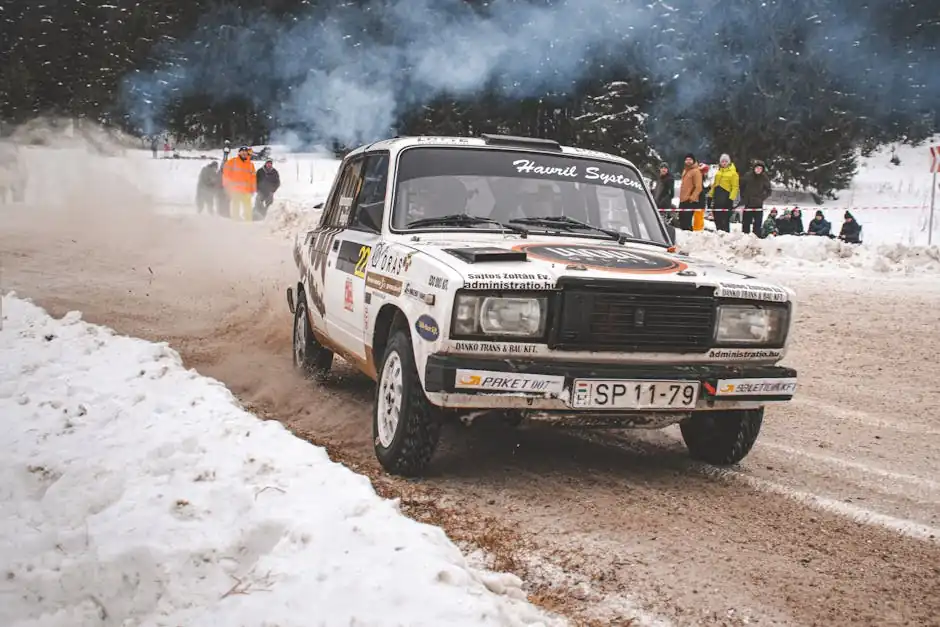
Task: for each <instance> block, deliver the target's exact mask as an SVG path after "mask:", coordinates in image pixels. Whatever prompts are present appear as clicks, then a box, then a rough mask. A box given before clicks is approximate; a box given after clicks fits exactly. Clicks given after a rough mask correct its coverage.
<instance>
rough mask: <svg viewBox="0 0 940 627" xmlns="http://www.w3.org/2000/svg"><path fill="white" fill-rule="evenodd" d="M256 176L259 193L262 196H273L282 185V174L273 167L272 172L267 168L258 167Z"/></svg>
mask: <svg viewBox="0 0 940 627" xmlns="http://www.w3.org/2000/svg"><path fill="white" fill-rule="evenodd" d="M255 177H256V180H257V183H258V194H259V195H261V196H273V195H274V192H276V191H277V190H278V188H279V187H280V186H281V175H280V174H278V171H277V170H275V169H274V168H271V171H270V172H268V171H267V170H266V169H265V168H258V172H257V173H256V174H255Z"/></svg>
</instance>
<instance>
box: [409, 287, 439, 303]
mask: <svg viewBox="0 0 940 627" xmlns="http://www.w3.org/2000/svg"><path fill="white" fill-rule="evenodd" d="M403 293H404V294H405V296H407V297H408V298H411V299H413V300H416V301H419V302H422V303H425V304H426V305H433V304H434V300H435V298H434V294H429V293H428V292H423V291H421V290H419V289H418V288H416V287H415V286H414V284H413V283H412V282H410V281H409V282H408V283H405V289H404V292H403Z"/></svg>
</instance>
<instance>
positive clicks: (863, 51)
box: [124, 0, 940, 145]
mask: <svg viewBox="0 0 940 627" xmlns="http://www.w3.org/2000/svg"><path fill="white" fill-rule="evenodd" d="M879 2H881V3H883V2H887V0H879ZM841 4H846V6H848V7H850V8H851V7H852V6H854V5H853V3H852V2H851V1H850V0H845V2H842V3H841ZM838 5H840V2H839V1H837V0H833V1H830V2H826V1H825V0H764V1H763V2H760V3H757V2H752V1H751V0H721V1H720V2H719V1H716V0H674V1H668V0H666V1H664V0H652V1H647V2H641V1H639V0H567V1H549V0H543V1H542V2H539V3H536V2H530V1H524V0H515V1H509V0H501V1H494V2H490V3H489V4H486V5H485V6H484V7H483V8H482V9H475V8H473V7H471V6H470V5H469V4H467V3H466V2H464V0H394V1H390V2H385V3H378V2H376V3H372V4H369V5H367V6H365V7H364V8H361V9H358V8H352V7H348V6H347V7H339V8H335V9H332V10H330V11H329V12H323V11H320V12H314V13H310V14H308V15H304V16H300V17H295V18H292V19H290V20H284V21H279V20H277V19H274V18H272V17H271V16H269V15H265V14H261V13H255V12H246V11H242V10H238V9H224V10H221V11H218V12H215V13H213V14H211V15H207V16H206V17H205V19H204V20H203V21H202V22H201V23H200V25H199V27H198V28H197V29H196V32H195V33H194V34H193V36H192V37H190V38H189V39H188V40H187V41H184V42H176V43H174V44H172V45H170V46H167V47H165V48H164V49H163V50H161V54H162V56H163V63H162V64H161V66H160V67H159V69H157V70H155V71H153V72H138V73H135V74H133V75H131V76H129V77H128V78H127V80H126V81H125V84H124V101H125V105H126V108H127V109H128V111H129V112H130V114H131V115H132V117H133V118H134V119H135V120H136V121H137V122H138V123H140V124H143V125H146V124H152V121H153V120H154V119H155V118H156V117H158V116H160V115H161V113H162V112H163V111H165V110H166V108H167V107H168V106H169V105H170V104H171V103H172V102H173V101H175V100H177V99H179V98H181V97H184V96H198V97H203V98H205V99H207V101H208V102H212V101H224V100H225V99H227V98H231V97H233V96H243V97H247V98H248V99H250V100H251V101H252V102H253V103H254V104H255V105H256V106H258V107H260V108H262V109H263V110H265V111H267V112H268V113H270V114H271V115H272V116H274V118H275V119H276V120H277V121H278V125H279V126H280V127H282V128H283V129H285V130H289V129H303V130H304V131H305V133H307V134H310V135H313V136H315V137H317V138H319V140H320V141H324V142H327V141H331V140H334V141H337V142H339V143H343V144H347V145H356V144H361V143H365V142H368V141H372V140H374V139H377V138H381V137H385V136H387V135H388V134H389V133H390V132H391V130H390V129H391V128H392V127H393V126H394V124H395V121H396V119H397V118H398V117H399V115H400V114H402V113H403V112H406V111H409V110H413V109H414V108H415V107H418V106H421V105H423V104H426V103H427V102H429V101H431V100H433V99H434V98H436V97H438V96H441V95H444V94H446V95H450V96H454V97H457V98H460V97H464V96H473V95H476V94H479V93H481V92H483V91H485V90H487V89H491V90H495V91H496V92H497V93H500V94H502V95H505V96H509V97H530V96H540V95H542V94H545V93H547V92H552V93H561V94H564V93H568V92H570V91H571V90H572V88H573V87H574V86H575V85H576V84H577V83H578V82H579V81H580V80H583V79H585V78H587V77H589V76H591V75H594V74H596V73H597V72H598V71H603V70H605V69H607V68H611V67H625V68H627V70H628V71H630V72H631V73H635V72H638V73H639V74H640V75H641V76H642V77H643V80H645V81H647V82H648V83H649V84H650V85H651V86H653V87H654V88H656V89H658V90H661V92H662V93H663V94H664V95H665V96H664V97H663V98H660V99H659V100H657V101H656V102H655V103H653V104H652V106H651V108H650V109H649V112H650V113H651V114H652V116H653V118H654V120H659V121H660V123H659V125H658V126H657V125H656V124H654V126H653V129H654V132H655V133H657V134H658V135H659V136H660V137H659V138H660V139H665V138H667V137H668V136H669V134H670V129H669V128H668V125H669V124H670V123H671V122H672V121H674V120H678V119H689V118H694V117H695V115H696V111H697V109H699V108H700V107H701V106H702V105H703V104H706V103H712V104H714V103H715V102H720V101H723V100H728V102H729V106H732V107H734V106H738V107H740V106H742V105H741V104H740V103H734V102H733V96H734V94H735V90H736V89H737V88H738V87H739V86H740V85H742V84H745V83H747V84H749V85H752V86H753V84H756V85H757V86H758V88H760V89H763V90H764V91H765V92H766V94H767V98H766V100H767V101H766V102H764V103H762V104H761V105H760V106H759V107H758V106H755V107H753V110H754V114H755V115H758V114H759V115H761V116H764V117H766V118H767V120H768V123H770V122H771V121H772V120H774V118H781V117H783V115H782V114H781V112H782V111H786V112H787V117H793V118H795V119H797V118H799V115H800V109H801V102H800V100H799V99H795V100H792V101H787V102H784V101H779V91H780V84H779V83H780V81H775V79H774V76H775V75H777V76H781V77H791V78H792V77H798V76H800V75H801V73H802V72H804V71H805V70H806V68H817V69H818V71H819V76H821V77H826V80H830V79H831V81H832V84H831V86H832V88H839V87H838V86H846V87H845V89H846V90H847V92H848V91H849V90H850V89H854V90H855V92H854V93H852V94H849V93H847V94H846V96H847V97H849V96H851V97H853V98H855V99H856V100H859V101H864V102H865V103H866V106H868V108H869V109H870V110H871V111H872V112H875V111H877V110H878V107H879V105H880V106H882V108H883V105H884V104H885V102H888V103H889V104H890V106H891V107H901V108H904V107H907V108H910V107H913V106H917V105H918V103H921V104H922V103H923V102H924V101H927V100H929V99H930V98H934V99H936V98H937V96H940V90H938V85H937V83H938V81H937V79H936V77H937V76H940V65H938V61H936V59H937V57H936V55H933V56H932V57H931V56H930V55H928V54H918V55H912V54H910V53H909V52H907V51H905V50H904V49H903V47H896V48H893V49H892V48H890V47H889V49H884V47H883V46H882V48H878V49H876V48H875V47H874V45H869V44H867V43H866V42H865V41H864V40H863V36H864V33H865V32H867V31H866V29H869V28H871V24H870V19H872V18H873V16H876V15H877V9H878V7H879V6H882V5H880V4H879V3H878V2H876V3H874V4H872V3H867V4H866V5H865V7H866V8H867V9H868V10H867V11H851V12H850V11H842V10H835V9H833V7H836V8H838ZM869 5H871V6H869ZM823 9H825V10H823ZM788 29H789V30H788ZM794 30H795V32H797V33H802V34H801V35H800V36H799V37H798V38H797V39H795V40H789V39H782V38H781V37H782V35H781V33H786V32H794ZM873 73H874V74H873ZM873 75H876V76H891V77H894V78H893V80H892V82H891V83H887V82H881V83H879V82H878V81H872V80H871V77H872V76H873ZM808 84H810V85H812V86H813V88H814V89H815V88H817V87H818V86H817V85H815V84H814V83H813V81H812V80H810V81H808ZM912 93H916V94H918V95H919V98H920V100H917V98H913V99H910V98H909V99H907V100H904V99H903V98H902V96H903V95H905V94H912ZM811 96H812V94H809V96H806V95H802V96H801V97H803V98H806V97H811ZM745 106H746V105H745ZM889 108H890V107H889ZM743 113H745V114H747V113H749V112H748V111H744V112H743Z"/></svg>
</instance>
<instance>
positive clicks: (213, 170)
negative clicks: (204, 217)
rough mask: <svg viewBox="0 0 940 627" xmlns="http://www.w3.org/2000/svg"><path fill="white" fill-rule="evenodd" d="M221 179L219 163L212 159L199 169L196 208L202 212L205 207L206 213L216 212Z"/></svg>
mask: <svg viewBox="0 0 940 627" xmlns="http://www.w3.org/2000/svg"><path fill="white" fill-rule="evenodd" d="M221 186H222V180H221V179H220V178H219V165H218V164H217V163H216V162H215V159H213V160H212V161H211V162H210V163H208V164H206V166H205V167H204V168H203V169H202V170H200V171H199V182H198V183H196V210H197V211H198V212H199V213H202V210H203V209H205V210H206V213H208V214H218V213H219V212H218V211H217V210H216V208H215V205H216V201H217V200H218V198H219V188H220V187H221Z"/></svg>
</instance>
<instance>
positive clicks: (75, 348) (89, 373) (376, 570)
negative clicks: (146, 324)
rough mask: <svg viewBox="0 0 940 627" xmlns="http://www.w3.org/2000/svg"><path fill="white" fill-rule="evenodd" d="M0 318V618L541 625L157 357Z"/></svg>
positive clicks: (315, 461)
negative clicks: (1, 420)
mask: <svg viewBox="0 0 940 627" xmlns="http://www.w3.org/2000/svg"><path fill="white" fill-rule="evenodd" d="M2 313H3V316H4V317H3V324H2V329H0V416H2V418H3V422H4V424H3V430H2V435H0V445H2V449H3V455H2V456H0V491H2V498H0V565H2V566H0V598H2V599H3V601H2V603H0V624H2V625H4V626H10V627H12V626H18V627H26V626H36V625H49V626H56V625H62V626H66V625H68V626H73V625H128V624H134V625H279V626H281V627H284V626H287V625H312V624H319V625H339V624H342V625H392V624H395V625H400V624H407V625H435V626H439V625H448V626H451V625H474V626H476V625H525V624H530V625H531V624H539V623H542V624H544V623H547V622H548V621H549V620H550V619H549V618H548V617H546V616H545V615H543V614H542V613H541V612H540V611H539V610H538V609H536V608H535V607H534V606H532V605H530V604H528V602H527V601H526V600H525V594H524V593H523V591H522V590H521V582H520V581H519V580H518V579H517V578H515V577H514V576H511V575H501V574H492V573H483V572H481V571H477V570H474V569H472V568H470V567H469V566H468V564H467V562H466V561H465V559H464V556H463V555H462V554H461V553H460V551H459V550H458V549H457V548H456V547H455V545H454V544H452V543H451V542H450V541H449V540H448V538H447V537H446V536H445V534H444V532H443V531H441V530H440V529H438V528H436V527H432V526H428V525H424V524H420V523H418V522H415V521H413V520H411V519H409V518H407V517H405V516H403V515H402V514H401V513H399V511H398V509H397V507H396V504H395V503H394V502H392V501H387V500H383V499H381V498H379V497H378V496H377V495H376V494H375V492H374V491H373V490H372V487H371V485H370V483H369V481H368V480H367V479H366V478H365V477H362V476H359V475H356V474H355V473H353V472H352V471H350V470H348V469H347V468H345V467H344V466H341V465H339V464H335V463H333V462H331V461H330V460H329V459H328V457H327V455H326V452H325V451H324V450H323V449H322V448H319V447H314V446H311V445H310V444H308V443H306V442H303V441H302V440H299V439H297V438H295V437H293V436H292V435H291V434H290V433H289V432H288V431H286V430H285V429H284V428H283V427H282V426H281V425H280V424H279V423H276V422H261V421H259V420H258V419H257V418H255V417H254V416H252V415H251V414H249V413H247V412H245V411H243V410H242V409H240V408H239V407H238V406H237V405H236V402H235V400H234V398H233V397H232V395H231V393H230V392H229V391H228V390H227V389H226V388H225V387H224V386H223V385H221V384H220V383H218V382H216V381H214V380H212V379H208V378H205V377H202V376H200V375H198V374H197V373H196V372H194V371H190V370H186V369H185V368H184V367H183V366H182V364H181V360H180V357H179V355H178V354H177V353H176V352H175V351H173V350H171V349H169V348H168V347H167V346H166V345H164V344H153V343H149V342H145V341H142V340H138V339H133V338H128V337H121V336H116V335H115V334H114V333H113V332H112V331H111V330H109V329H107V328H104V327H100V326H96V325H91V324H86V323H85V322H82V321H81V315H80V314H79V313H78V312H71V313H69V314H67V315H66V316H65V317H64V318H62V319H61V320H54V319H52V318H50V317H49V316H48V315H46V313H45V312H44V311H43V310H41V309H39V308H37V307H35V306H33V305H32V304H30V303H28V302H26V301H23V300H19V299H17V298H15V297H13V296H10V295H8V296H6V297H4V298H3V300H2Z"/></svg>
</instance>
